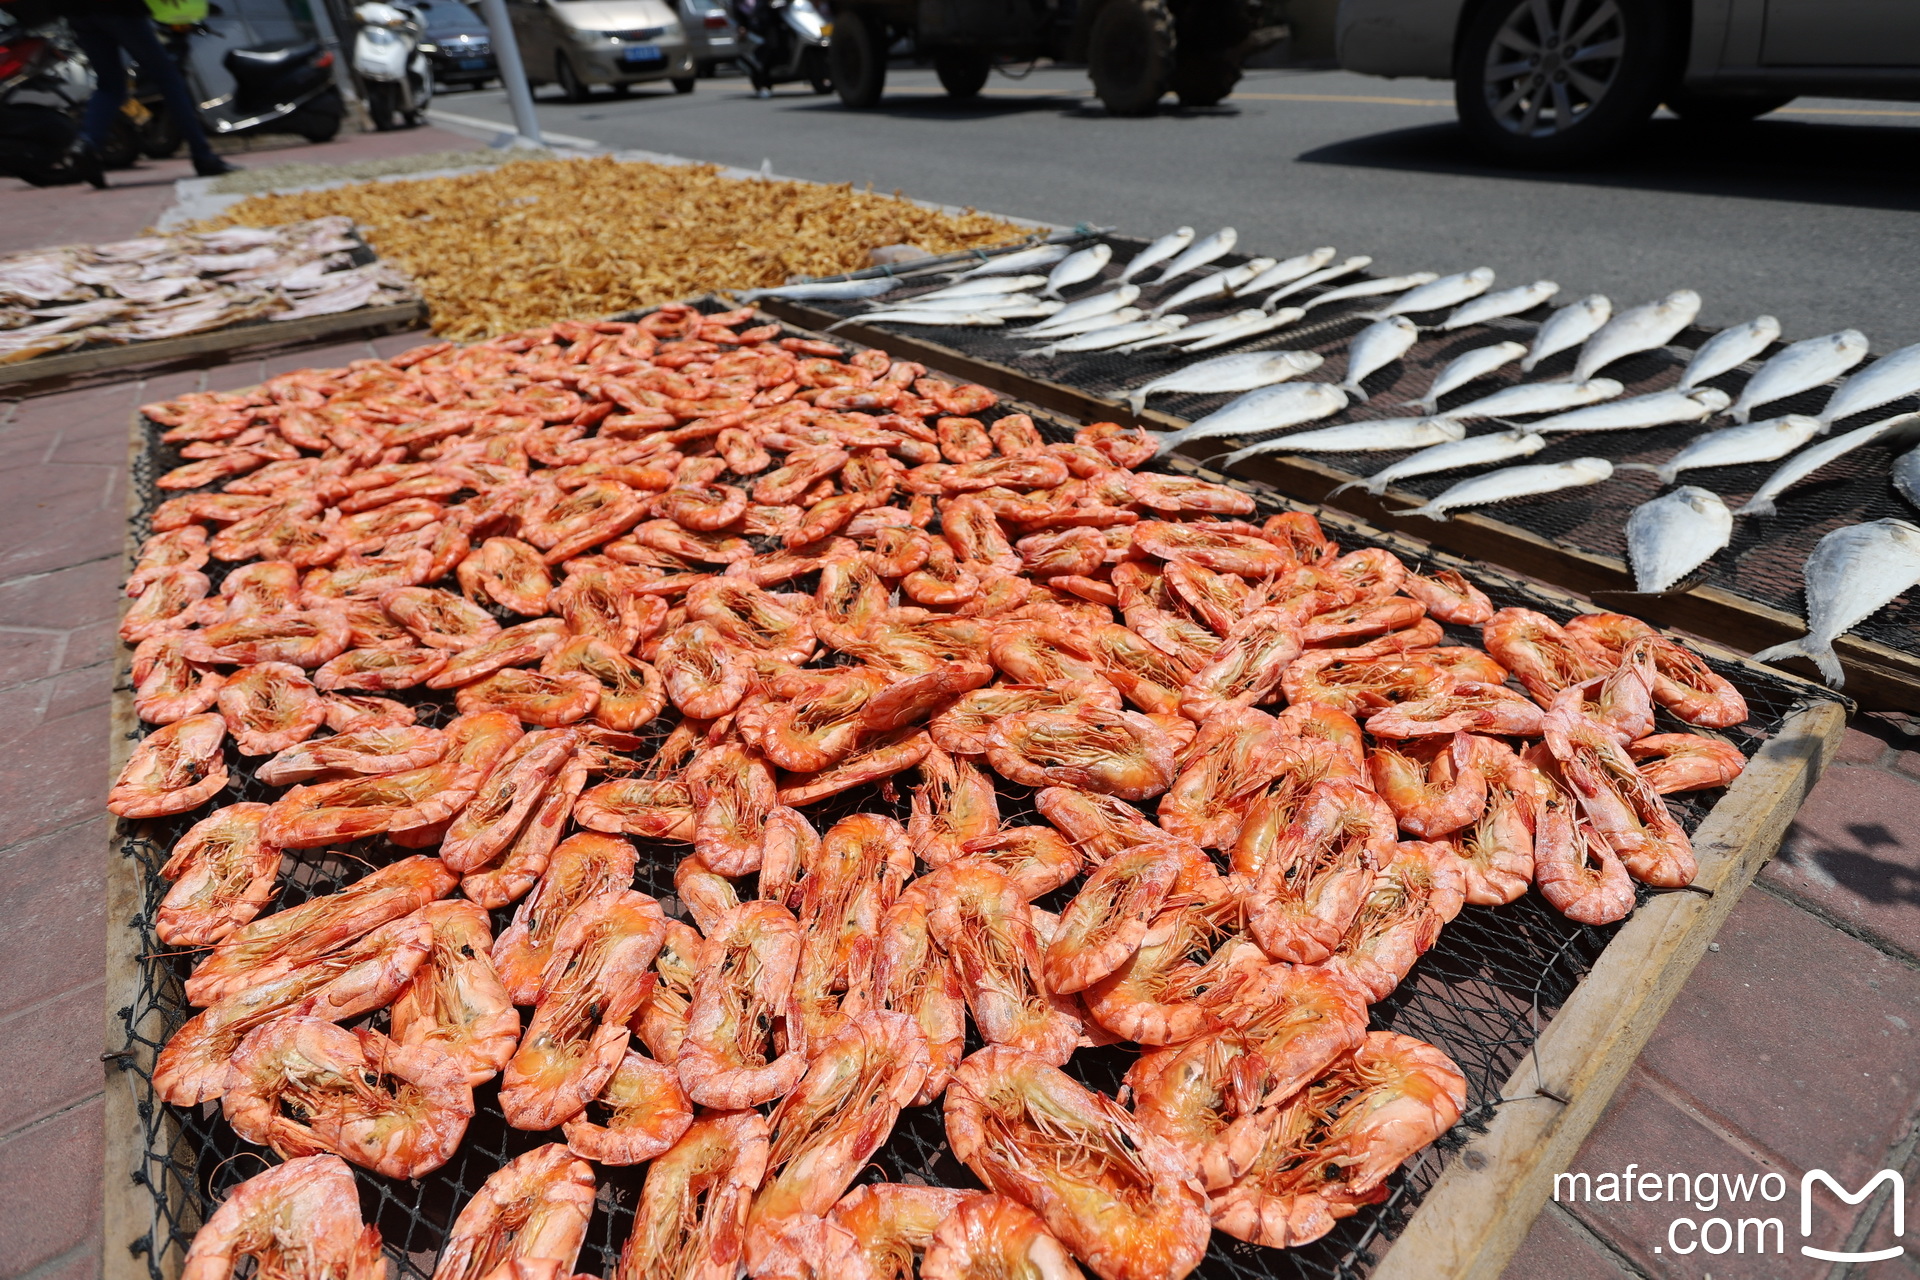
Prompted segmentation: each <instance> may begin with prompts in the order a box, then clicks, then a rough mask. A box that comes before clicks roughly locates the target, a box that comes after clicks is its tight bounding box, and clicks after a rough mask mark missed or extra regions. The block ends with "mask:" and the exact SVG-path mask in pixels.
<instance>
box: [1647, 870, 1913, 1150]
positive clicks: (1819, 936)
mask: <svg viewBox="0 0 1920 1280" xmlns="http://www.w3.org/2000/svg"><path fill="white" fill-rule="evenodd" d="M1718 945H1719V947H1720V950H1719V951H1718V952H1710V953H1708V954H1707V956H1706V957H1705V958H1704V959H1703V960H1702V961H1701V963H1700V966H1699V968H1697V969H1695V970H1694V973H1693V977H1692V979H1691V980H1690V981H1689V982H1688V983H1687V985H1686V988H1685V989H1684V990H1682V991H1681V993H1680V995H1679V997H1678V998H1677V999H1676V1000H1675V1001H1674V1004H1673V1007H1672V1008H1671V1009H1670V1010H1669V1011H1668V1013H1667V1016H1666V1018H1665V1019H1664V1020H1663V1021H1662V1022H1661V1024H1660V1026H1659V1028H1658V1029H1657V1030H1656V1031H1655V1032H1654V1035H1653V1038H1652V1040H1651V1041H1650V1042H1649V1043H1648V1045H1647V1048H1646V1051H1645V1052H1644V1053H1642V1054H1641V1057H1640V1066H1641V1068H1642V1069H1644V1070H1648V1071H1652V1072H1655V1073H1656V1074H1658V1075H1659V1076H1660V1077H1661V1078H1662V1079H1664V1080H1666V1081H1668V1082H1670V1083H1671V1084H1672V1085H1673V1086H1674V1087H1675V1088H1677V1089H1680V1090H1682V1091H1684V1092H1685V1093H1687V1094H1688V1095H1690V1096H1691V1097H1692V1098H1694V1099H1696V1100H1697V1101H1698V1102H1699V1104H1700V1105H1701V1106H1702V1107H1703V1108H1704V1109H1705V1110H1706V1111H1708V1112H1709V1113H1711V1114H1713V1115H1715V1116H1718V1117H1719V1118H1720V1119H1721V1120H1722V1121H1723V1122H1724V1123H1726V1124H1727V1125H1729V1126H1730V1127H1732V1128H1734V1129H1737V1130H1740V1131H1742V1132H1744V1133H1745V1134H1747V1135H1748V1136H1750V1137H1751V1138H1753V1139H1754V1140H1755V1141H1756V1142H1758V1143H1759V1144H1760V1145H1761V1146H1762V1147H1764V1148H1766V1149H1767V1150H1771V1151H1773V1152H1776V1153H1778V1154H1779V1155H1780V1156H1782V1157H1783V1158H1785V1159H1787V1160H1789V1161H1791V1162H1793V1164H1794V1165H1795V1166H1796V1167H1798V1168H1802V1169H1806V1168H1820V1169H1827V1170H1830V1171H1831V1172H1833V1173H1834V1174H1835V1175H1836V1176H1841V1177H1849V1178H1857V1177H1860V1176H1862V1175H1864V1174H1866V1173H1868V1172H1870V1171H1872V1170H1874V1169H1877V1168H1879V1167H1880V1162H1881V1160H1882V1159H1883V1157H1884V1154H1885V1152H1886V1151H1887V1150H1888V1148H1889V1147H1890V1146H1891V1145H1892V1142H1893V1138H1894V1135H1895V1134H1896V1133H1898V1132H1901V1131H1902V1130H1903V1129H1904V1126H1905V1124H1906V1122H1907V1117H1908V1116H1909V1115H1911V1114H1912V1111H1913V1106H1914V1100H1915V1098H1916V1096H1920V1066H1917V1065H1916V1064H1917V1063H1920V973H1916V972H1915V971H1914V970H1913V969H1911V968H1909V967H1907V966H1905V965H1902V964H1900V963H1898V962H1897V961H1894V960H1892V959H1890V958H1888V957H1887V956H1886V955H1884V954H1883V953H1881V952H1879V951H1876V950H1874V949H1873V948H1872V947H1869V946H1868V945H1867V944H1866V943H1864V942H1861V941H1860V940H1859V939H1857V938H1854V937H1851V936H1849V935H1847V934H1845V933H1842V932H1840V931H1839V930H1837V929H1834V928H1832V927H1831V926H1829V925H1827V924H1825V923H1823V922H1822V921H1820V920H1819V919H1817V918H1815V917H1814V916H1812V915H1809V914H1808V913H1807V912H1805V911H1802V910H1800V909H1799V908H1798V907H1795V906H1793V905H1791V904H1789V903H1786V902H1783V901H1781V900H1780V899H1779V898H1776V897H1774V896H1773V895H1772V894H1770V893H1766V892H1759V893H1749V894H1748V895H1747V896H1746V897H1745V898H1743V899H1742V900H1741V902H1740V904H1739V905H1738V906H1737V907H1735V908H1734V910H1733V914H1732V915H1731V916H1730V917H1729V918H1728V921H1727V924H1726V927H1725V928H1724V929H1722V930H1721V933H1720V936H1719V940H1718Z"/></svg>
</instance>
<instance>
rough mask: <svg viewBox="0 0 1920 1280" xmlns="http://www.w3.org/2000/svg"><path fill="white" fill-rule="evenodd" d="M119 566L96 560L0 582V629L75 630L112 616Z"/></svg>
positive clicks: (116, 603)
mask: <svg viewBox="0 0 1920 1280" xmlns="http://www.w3.org/2000/svg"><path fill="white" fill-rule="evenodd" d="M121 581H122V578H121V565H120V562H119V561H118V560H114V559H107V558H102V559H97V560H91V561H88V562H87V563H85V564H76V565H74V566H73V567H72V568H68V569H58V570H55V571H54V572H52V573H42V574H35V575H33V576H32V577H27V578H17V579H15V580H13V581H11V582H4V583H0V627H58V628H60V629H62V630H64V629H66V628H68V627H78V626H81V625H84V624H85V623H89V622H99V621H102V620H103V619H106V618H112V617H115V616H116V615H117V614H118V611H119V608H120V584H121Z"/></svg>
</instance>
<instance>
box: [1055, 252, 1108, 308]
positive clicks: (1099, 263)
mask: <svg viewBox="0 0 1920 1280" xmlns="http://www.w3.org/2000/svg"><path fill="white" fill-rule="evenodd" d="M1112 258H1113V247H1112V246H1111V245H1104V244H1096V245H1094V246H1093V247H1092V248H1091V249H1082V250H1081V251H1080V252H1078V253H1075V254H1069V255H1068V256H1067V257H1065V258H1062V259H1061V260H1060V265H1058V266H1056V267H1055V268H1054V269H1053V271H1052V272H1051V273H1050V274H1049V275H1048V276H1047V287H1046V291H1045V292H1046V294H1047V296H1048V297H1050V298H1057V297H1059V296H1060V291H1061V290H1062V289H1068V288H1071V287H1073V286H1074V285H1076V284H1083V283H1085V282H1086V281H1088V280H1091V279H1093V278H1094V277H1095V276H1097V275H1099V274H1100V273H1101V271H1103V270H1104V269H1105V268H1106V265H1107V263H1108V262H1109V261H1111V260H1112Z"/></svg>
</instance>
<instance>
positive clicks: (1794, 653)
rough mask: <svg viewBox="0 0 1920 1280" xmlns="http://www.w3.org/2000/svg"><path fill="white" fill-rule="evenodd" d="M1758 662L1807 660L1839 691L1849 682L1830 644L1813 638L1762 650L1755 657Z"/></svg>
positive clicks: (1803, 638)
mask: <svg viewBox="0 0 1920 1280" xmlns="http://www.w3.org/2000/svg"><path fill="white" fill-rule="evenodd" d="M1753 657H1754V661H1756V662H1773V661H1775V660H1777V659H1780V658H1807V659H1810V660H1811V661H1812V662H1813V664H1814V665H1815V666H1817V667H1819V668H1820V675H1821V678H1822V679H1824V680H1825V681H1826V682H1827V683H1828V684H1829V685H1832V686H1833V687H1834V688H1836V689H1838V688H1840V687H1841V686H1842V685H1844V684H1845V683H1846V682H1847V673H1846V672H1845V671H1843V670H1841V668H1840V659H1839V658H1838V657H1836V656H1835V655H1834V652H1833V646H1832V645H1830V644H1816V643H1814V641H1813V637H1811V636H1802V637H1800V638H1799V639H1798V640H1789V641H1787V642H1786V643H1785V644H1777V645H1774V646H1773V648H1771V649H1762V650H1761V651H1760V652H1758V653H1756V654H1754V655H1753Z"/></svg>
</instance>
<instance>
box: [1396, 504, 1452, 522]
mask: <svg viewBox="0 0 1920 1280" xmlns="http://www.w3.org/2000/svg"><path fill="white" fill-rule="evenodd" d="M1397 514H1399V515H1403V516H1425V517H1426V518H1427V519H1429V520H1445V519H1446V518H1447V513H1446V512H1445V511H1438V510H1435V509H1434V505H1433V504H1432V503H1431V502H1429V503H1427V504H1426V505H1425V506H1419V507H1409V508H1408V509H1407V510H1405V511H1401V512H1398V513H1397Z"/></svg>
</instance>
